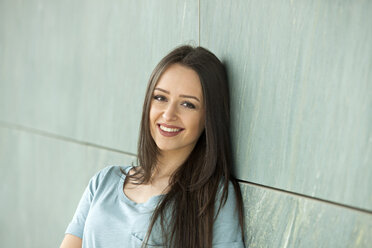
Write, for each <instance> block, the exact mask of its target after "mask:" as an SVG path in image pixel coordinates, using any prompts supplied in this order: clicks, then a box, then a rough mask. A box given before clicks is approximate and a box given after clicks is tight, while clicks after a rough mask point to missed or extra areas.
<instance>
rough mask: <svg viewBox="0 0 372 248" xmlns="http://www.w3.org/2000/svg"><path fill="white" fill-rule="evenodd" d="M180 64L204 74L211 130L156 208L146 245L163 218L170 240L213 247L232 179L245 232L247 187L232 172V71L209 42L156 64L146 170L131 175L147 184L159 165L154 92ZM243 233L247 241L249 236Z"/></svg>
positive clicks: (145, 116) (188, 247)
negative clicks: (244, 194) (168, 71)
mask: <svg viewBox="0 0 372 248" xmlns="http://www.w3.org/2000/svg"><path fill="white" fill-rule="evenodd" d="M175 63H178V64H180V65H183V66H186V67H188V68H191V69H192V70H194V71H195V72H196V73H197V74H198V75H199V79H200V83H201V85H202V90H203V96H204V106H205V110H206V111H205V129H204V131H203V132H202V134H201V135H200V137H199V139H198V141H197V143H196V145H195V147H194V149H193V151H192V152H191V153H190V155H189V157H188V158H187V159H186V161H185V162H184V163H183V164H182V165H181V166H180V167H179V168H178V169H177V170H176V171H175V172H174V174H173V175H172V177H171V179H170V187H169V191H168V192H167V194H165V195H164V197H163V198H162V200H161V201H160V202H159V204H158V205H157V207H156V208H155V210H154V212H153V215H152V218H151V222H150V225H149V229H148V233H147V235H146V239H145V241H144V245H146V244H147V242H148V240H149V236H150V233H151V231H152V230H153V227H154V226H155V223H156V221H157V220H160V224H161V225H160V226H161V230H162V234H163V240H164V245H167V246H169V247H179V248H182V247H185V248H194V247H195V248H196V247H203V248H204V247H207V248H211V247H212V240H213V223H214V220H215V217H217V215H218V213H219V211H220V209H221V207H223V205H224V204H225V202H226V200H227V197H228V185H229V182H232V184H233V186H234V189H235V195H236V199H237V202H236V205H237V211H238V213H239V221H240V226H241V230H242V234H243V233H244V232H243V210H242V197H241V192H240V188H239V185H238V183H237V181H236V179H235V178H233V177H232V175H231V174H230V171H231V166H232V155H231V143H230V131H229V130H230V99H229V88H228V84H227V76H226V71H225V67H224V66H223V64H222V63H221V62H220V60H219V59H218V58H217V57H216V56H215V55H214V54H213V53H211V52H210V51H208V50H207V49H205V48H203V47H196V48H193V47H191V46H188V45H185V46H180V47H177V48H176V49H174V50H173V51H171V52H170V53H169V54H168V55H166V56H165V57H164V58H163V59H162V60H161V61H160V62H159V64H158V65H157V66H156V67H155V69H154V71H153V72H152V74H151V76H150V80H149V82H148V86H147V91H146V96H145V101H144V105H143V113H142V120H141V128H140V135H139V141H138V157H137V163H138V165H140V168H141V169H140V170H136V172H135V173H134V174H132V175H129V174H127V175H126V176H127V177H128V178H129V180H131V181H135V182H136V184H142V183H147V182H149V181H150V179H151V175H152V173H153V172H154V170H155V166H156V164H157V161H156V159H157V158H158V154H159V151H158V147H157V146H156V144H155V142H154V140H153V138H152V136H151V133H150V120H149V113H150V106H151V100H152V94H153V91H154V88H155V85H156V83H157V82H158V80H159V78H160V76H161V75H162V73H163V72H164V71H165V70H166V69H167V68H168V67H169V66H170V65H172V64H175ZM123 173H125V172H124V171H123ZM221 187H222V191H221V192H222V194H221V198H220V201H218V203H219V206H218V208H217V213H215V203H216V198H217V194H218V193H217V192H218V191H219V190H220V189H221ZM167 212H168V213H167ZM169 218H170V220H169ZM242 238H243V240H244V235H243V237H242Z"/></svg>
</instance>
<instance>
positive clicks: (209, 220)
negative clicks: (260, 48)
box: [61, 46, 244, 248]
mask: <svg viewBox="0 0 372 248" xmlns="http://www.w3.org/2000/svg"><path fill="white" fill-rule="evenodd" d="M229 129H230V109H229V89H228V85H227V77H226V72H225V69H224V66H223V65H222V63H221V62H220V61H219V60H218V58H217V57H216V56H215V55H214V54H212V53H211V52H210V51H208V50H206V49H205V48H202V47H196V48H193V47H191V46H181V47H178V48H176V49H174V50H173V51H171V52H170V53H169V54H168V55H166V56H165V57H164V58H163V59H162V60H161V61H160V62H159V64H158V65H157V66H156V68H155V70H154V71H153V73H152V75H151V77H150V80H149V83H148V87H147V92H146V97H145V101H144V105H143V113H142V121H141V130H140V137H139V142H138V161H137V162H138V166H125V167H122V166H108V167H106V168H104V169H102V170H100V171H99V172H97V173H96V175H94V176H93V177H92V179H91V180H90V182H89V185H88V186H87V188H86V190H85V192H84V194H83V197H82V199H81V200H80V203H79V206H78V208H77V210H76V212H75V215H74V217H73V219H72V221H71V223H70V224H69V226H68V228H67V230H66V236H65V239H64V240H63V242H62V245H61V248H67V247H69V248H72V247H89V248H94V247H108V248H110V247H112V248H114V247H115V248H117V247H177V248H181V247H185V248H193V247H200V248H210V247H219V248H225V247H226V248H232V247H244V242H243V214H242V197H241V193H240V189H239V185H238V184H237V182H236V180H235V179H234V178H233V177H232V176H231V174H230V170H231V166H232V157H231V145H230V133H229Z"/></svg>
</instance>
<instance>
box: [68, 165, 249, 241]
mask: <svg viewBox="0 0 372 248" xmlns="http://www.w3.org/2000/svg"><path fill="white" fill-rule="evenodd" d="M120 168H122V169H123V170H125V171H126V172H128V171H129V170H130V169H131V168H132V167H131V166H125V167H120V166H108V167H105V168H103V169H102V170H100V171H98V172H97V173H96V174H95V175H94V176H93V177H92V178H91V179H90V181H89V184H88V186H87V187H86V189H85V191H84V194H83V196H82V198H81V200H80V202H79V205H78V207H77V209H76V212H75V214H74V217H73V219H72V221H71V222H70V224H69V225H68V227H67V230H66V232H65V233H69V234H73V235H75V236H77V237H80V238H82V240H83V245H82V247H83V248H119V247H126V248H131V247H133V248H139V247H141V245H142V241H143V240H144V237H145V235H146V233H147V229H148V226H149V222H150V218H151V215H152V212H153V210H154V209H155V207H156V205H157V203H158V202H159V200H161V198H162V197H163V195H158V196H154V197H151V198H150V199H149V200H148V201H147V202H145V203H136V202H133V201H132V200H130V199H129V198H128V197H127V196H126V195H125V194H124V191H123V184H124V180H125V175H124V174H123V173H121V171H120ZM216 207H217V204H216ZM235 207H236V203H235V193H234V189H233V186H232V184H231V183H230V185H229V197H228V199H227V202H226V204H225V205H224V207H223V208H221V211H220V213H219V215H218V217H217V219H216V221H215V223H214V226H213V232H214V234H213V247H215V248H234V247H235V248H241V247H244V245H243V242H242V238H241V231H240V226H239V219H238V213H237V211H236V210H235ZM148 244H149V245H148V247H165V246H162V245H161V232H160V230H159V229H157V228H155V229H153V231H152V232H151V235H150V239H149V242H148Z"/></svg>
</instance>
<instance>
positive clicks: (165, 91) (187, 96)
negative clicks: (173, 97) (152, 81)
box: [155, 88, 200, 102]
mask: <svg viewBox="0 0 372 248" xmlns="http://www.w3.org/2000/svg"><path fill="white" fill-rule="evenodd" d="M155 90H160V91H162V92H164V93H167V94H169V91H167V90H163V89H161V88H155ZM180 97H185V98H193V99H195V100H197V101H198V102H200V100H199V98H197V97H196V96H189V95H180Z"/></svg>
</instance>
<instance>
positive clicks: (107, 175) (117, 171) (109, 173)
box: [90, 165, 133, 186]
mask: <svg viewBox="0 0 372 248" xmlns="http://www.w3.org/2000/svg"><path fill="white" fill-rule="evenodd" d="M132 167H133V166H132V165H108V166H105V167H103V168H101V169H100V170H98V171H97V172H96V173H95V174H94V175H93V177H92V178H91V179H90V181H91V183H93V184H95V185H96V186H98V185H100V184H102V183H105V182H108V181H112V180H115V181H116V180H117V179H118V178H121V177H122V176H123V174H124V173H123V172H128V170H129V169H130V168H132Z"/></svg>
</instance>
